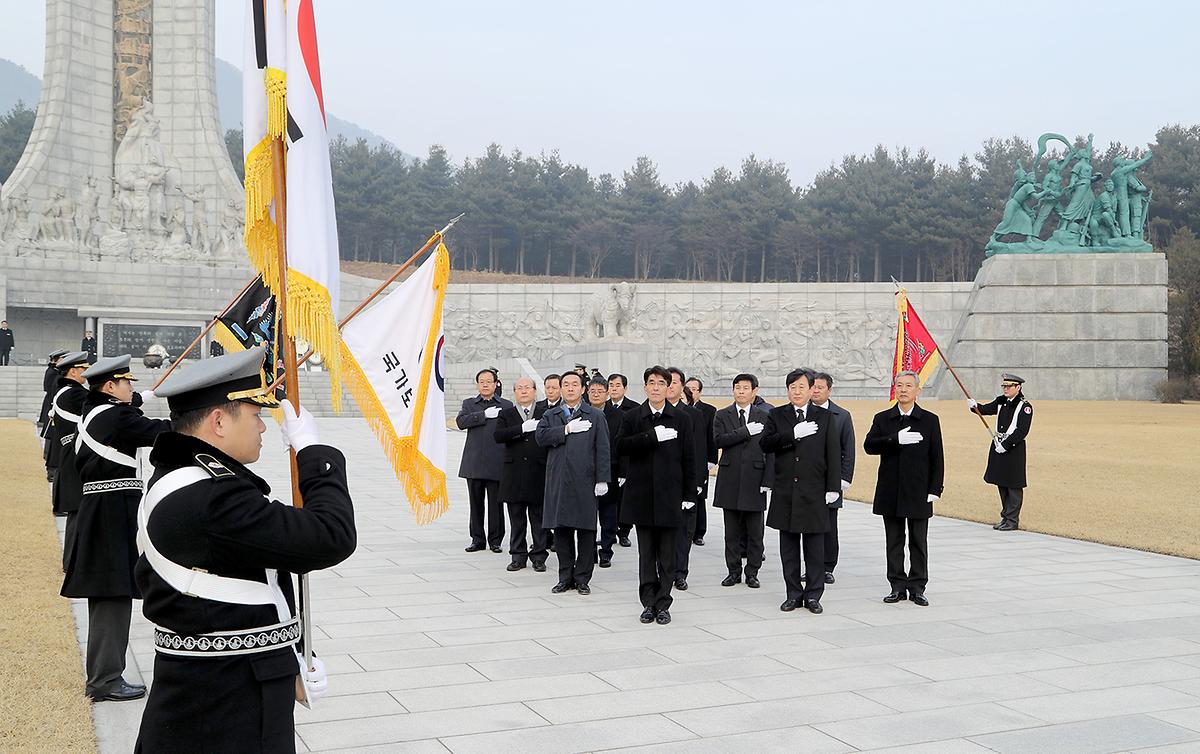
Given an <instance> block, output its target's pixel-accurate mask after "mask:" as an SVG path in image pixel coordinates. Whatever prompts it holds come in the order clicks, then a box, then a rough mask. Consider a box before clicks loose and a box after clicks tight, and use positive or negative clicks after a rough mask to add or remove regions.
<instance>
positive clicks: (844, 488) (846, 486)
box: [842, 479, 850, 492]
mask: <svg viewBox="0 0 1200 754" xmlns="http://www.w3.org/2000/svg"><path fill="white" fill-rule="evenodd" d="M848 489H850V483H849V482H847V481H846V480H845V479H843V480H842V492H845V491H846V490H848Z"/></svg>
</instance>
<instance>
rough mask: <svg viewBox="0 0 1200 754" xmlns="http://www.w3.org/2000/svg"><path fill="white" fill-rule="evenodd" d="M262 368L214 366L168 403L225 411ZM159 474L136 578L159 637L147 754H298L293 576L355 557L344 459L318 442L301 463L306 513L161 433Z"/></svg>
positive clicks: (177, 385) (196, 369) (257, 363)
mask: <svg viewBox="0 0 1200 754" xmlns="http://www.w3.org/2000/svg"><path fill="white" fill-rule="evenodd" d="M263 357H264V351H263V349H261V348H256V349H251V350H249V351H242V352H238V353H234V354H229V355H226V356H220V357H216V358H212V359H206V360H205V361H204V362H202V363H200V364H197V365H194V366H189V367H187V368H185V369H181V370H180V371H179V372H177V373H176V375H174V376H173V377H172V379H169V380H167V381H166V382H165V383H164V384H163V386H162V388H161V389H160V390H158V391H157V393H158V395H160V396H161V397H165V398H166V399H167V402H168V404H169V405H170V406H171V410H172V412H173V413H182V412H186V411H191V410H193V409H200V408H205V407H207V406H216V405H219V404H221V403H225V402H227V401H229V400H230V399H231V398H230V396H239V395H240V396H244V395H245V394H246V393H254V392H255V390H254V388H255V387H256V386H258V387H261V386H262V385H263V384H264V380H263V379H262V376H261V369H262V363H263ZM241 399H242V400H253V401H254V402H256V403H260V402H262V401H264V400H268V399H267V398H265V397H264V396H263V391H261V390H259V391H258V394H257V395H256V396H255V397H243V398H241ZM305 415H307V414H305ZM243 420H244V419H243ZM150 462H151V464H152V465H153V467H154V471H153V474H152V476H151V478H150V481H149V484H148V485H147V489H146V495H145V498H144V499H143V501H142V505H141V507H140V509H139V512H138V517H139V523H140V529H139V533H138V545H139V547H140V548H141V550H142V555H141V557H140V558H139V559H138V562H137V568H136V578H137V584H138V587H139V588H140V589H141V591H142V594H143V600H144V601H143V603H142V612H143V613H144V614H145V616H146V618H147V619H148V620H150V621H151V622H152V623H154V625H155V630H154V644H155V657H154V681H153V684H152V688H151V689H150V696H149V699H148V700H147V703H146V710H145V712H144V714H143V716H142V724H141V729H140V731H139V733H138V744H137V751H140V752H160V751H169V752H202V751H203V752H235V751H236V752H259V751H262V752H267V751H269V752H291V751H294V750H295V733H294V722H293V711H294V706H295V702H296V692H297V674H298V673H300V671H301V668H302V665H303V661H302V660H301V659H300V658H299V655H298V653H297V649H296V644H297V642H298V641H299V640H300V638H301V627H300V625H299V621H298V618H297V617H296V599H295V593H294V588H293V585H292V576H291V574H292V573H304V572H308V571H312V570H317V569H320V568H329V567H331V566H333V565H336V564H338V563H340V562H342V561H343V560H345V559H346V558H348V557H349V556H350V555H351V554H352V553H353V552H354V549H355V546H356V542H357V535H356V530H355V524H354V511H353V507H352V504H351V501H350V494H349V490H348V487H347V483H346V460H345V457H344V456H343V455H342V453H341V452H339V451H338V450H337V449H335V448H332V447H329V446H326V445H319V444H313V445H308V446H306V447H303V448H302V449H301V450H300V451H299V452H298V453H297V454H296V462H297V465H298V467H299V484H300V492H301V495H302V496H303V499H304V507H303V508H293V507H292V506H290V505H285V504H282V503H279V502H275V501H272V500H271V498H270V497H269V494H270V487H269V486H268V485H267V483H266V482H265V481H263V480H262V479H261V478H259V477H258V476H257V475H255V474H254V473H253V472H252V471H250V470H249V469H248V468H247V467H246V466H245V465H244V464H242V463H239V462H238V461H237V460H235V459H233V458H232V457H230V456H229V455H227V454H226V453H223V452H222V451H221V450H219V449H218V448H216V447H214V446H213V445H210V444H209V443H207V442H205V441H204V440H201V439H200V438H198V437H194V436H192V435H186V434H182V433H177V432H167V433H164V434H162V435H160V436H159V438H158V440H157V441H156V442H155V445H154V450H153V451H152V452H151V454H150Z"/></svg>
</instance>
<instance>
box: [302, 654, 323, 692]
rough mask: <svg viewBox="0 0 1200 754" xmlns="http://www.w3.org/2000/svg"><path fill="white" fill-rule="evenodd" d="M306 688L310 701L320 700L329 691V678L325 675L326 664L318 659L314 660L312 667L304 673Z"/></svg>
mask: <svg viewBox="0 0 1200 754" xmlns="http://www.w3.org/2000/svg"><path fill="white" fill-rule="evenodd" d="M301 664H303V663H301ZM304 687H305V690H306V691H307V692H308V698H309V699H310V700H316V699H320V698H321V697H323V696H325V692H327V691H329V676H328V675H327V674H326V673H325V663H323V662H321V660H320V659H318V658H316V657H314V658H312V667H311V668H307V669H306V672H305V673H304Z"/></svg>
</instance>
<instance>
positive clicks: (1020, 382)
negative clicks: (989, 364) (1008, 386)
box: [1000, 372, 1025, 385]
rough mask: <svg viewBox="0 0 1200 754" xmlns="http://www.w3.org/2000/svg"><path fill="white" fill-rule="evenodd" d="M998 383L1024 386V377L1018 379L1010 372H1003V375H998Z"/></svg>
mask: <svg viewBox="0 0 1200 754" xmlns="http://www.w3.org/2000/svg"><path fill="white" fill-rule="evenodd" d="M1000 381H1001V382H1015V383H1017V384H1018V385H1024V384H1025V378H1024V377H1019V376H1017V375H1015V374H1012V373H1011V372H1004V373H1003V374H1001V375H1000Z"/></svg>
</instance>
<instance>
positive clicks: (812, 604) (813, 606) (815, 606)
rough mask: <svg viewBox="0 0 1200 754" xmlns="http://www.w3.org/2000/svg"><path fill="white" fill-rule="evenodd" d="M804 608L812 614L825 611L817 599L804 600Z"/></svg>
mask: <svg viewBox="0 0 1200 754" xmlns="http://www.w3.org/2000/svg"><path fill="white" fill-rule="evenodd" d="M804 609H805V610H807V611H808V612H810V613H812V614H813V615H820V614H821V613H823V612H825V608H823V607H821V602H820V601H819V600H805V601H804Z"/></svg>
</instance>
